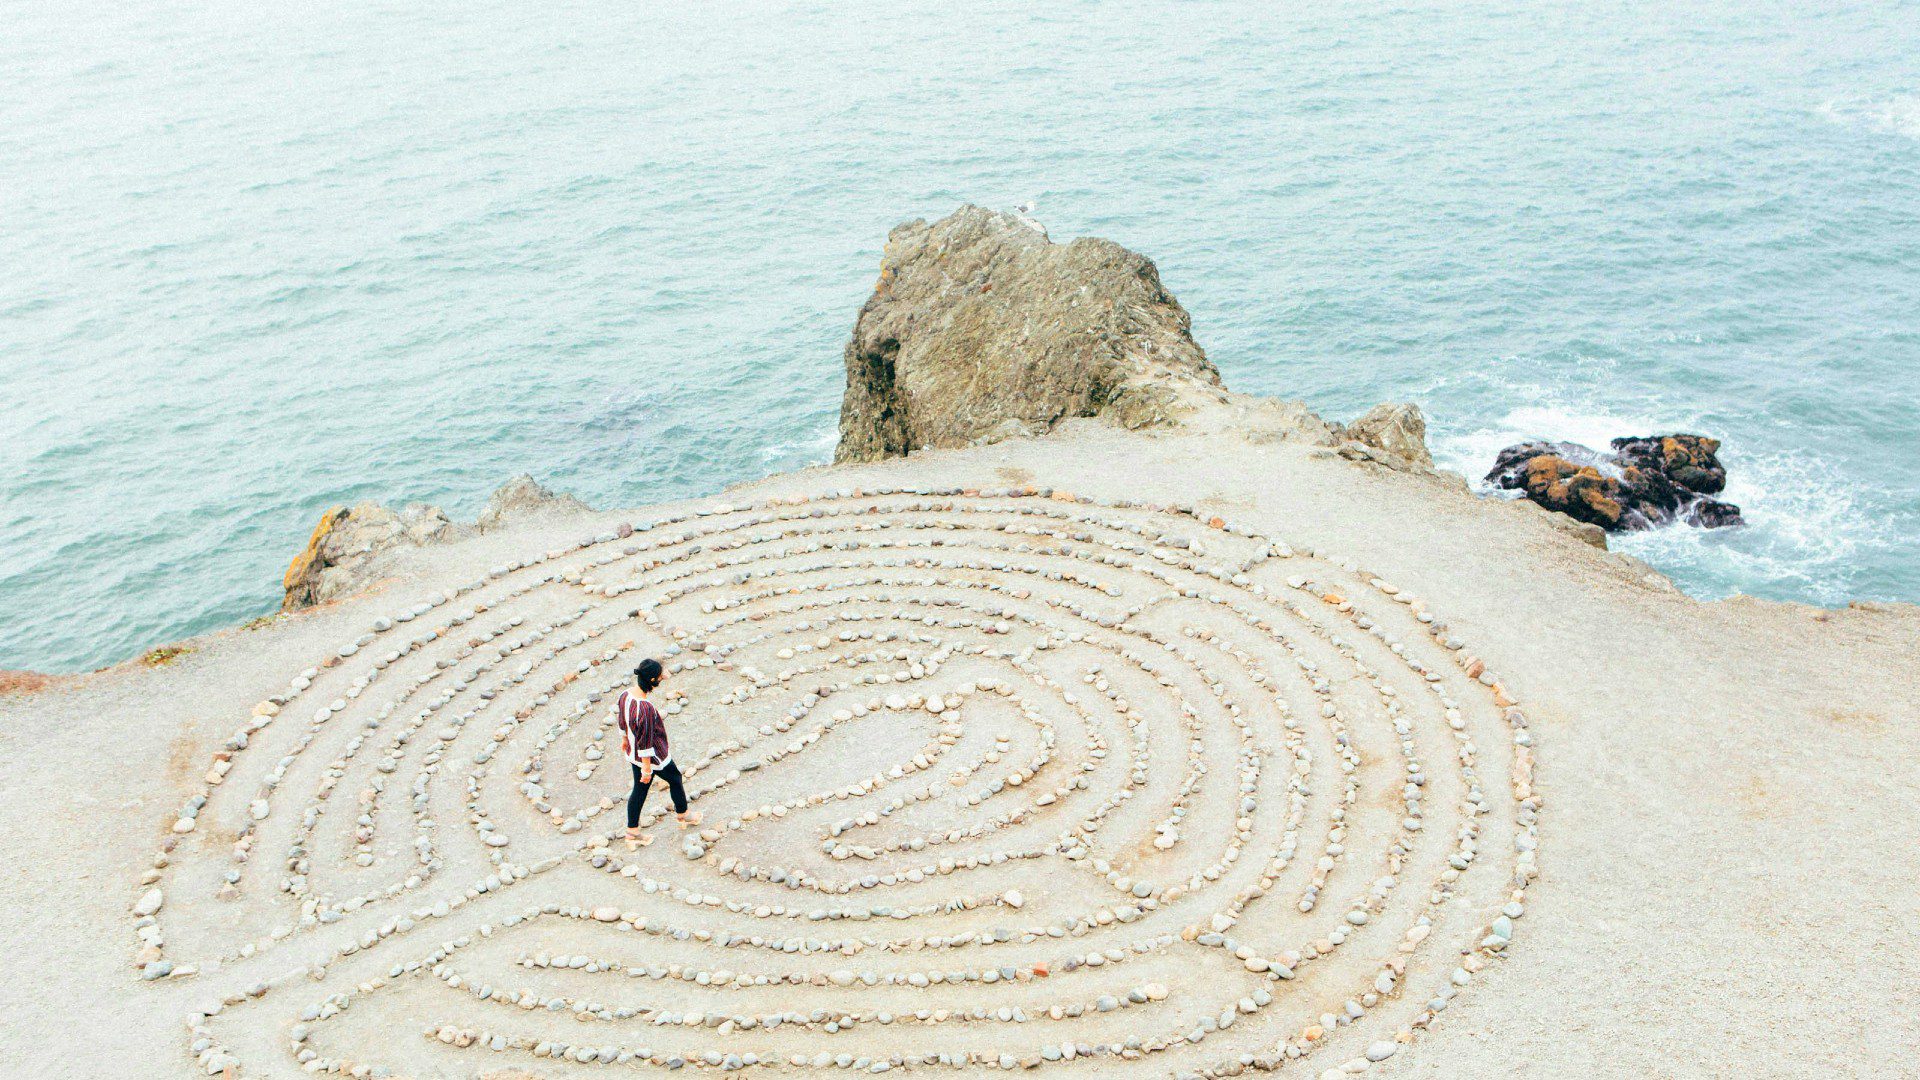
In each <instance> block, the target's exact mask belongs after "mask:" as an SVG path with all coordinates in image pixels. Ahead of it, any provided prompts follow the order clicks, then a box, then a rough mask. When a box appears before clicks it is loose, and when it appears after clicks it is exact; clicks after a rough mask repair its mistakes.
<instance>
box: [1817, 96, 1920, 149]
mask: <svg viewBox="0 0 1920 1080" xmlns="http://www.w3.org/2000/svg"><path fill="white" fill-rule="evenodd" d="M1820 112H1821V114H1822V115H1824V116H1826V117H1827V119H1829V120H1832V121H1834V122H1835V123H1839V124H1846V125H1849V126H1853V127H1864V128H1868V129H1870V130H1873V131H1883V132H1888V133H1890V134H1894V135H1904V136H1906V137H1907V138H1910V139H1920V94H1900V95H1894V96H1892V97H1884V98H1837V99H1835V100H1833V101H1829V102H1827V103H1826V104H1825V105H1823V106H1821V108H1820Z"/></svg>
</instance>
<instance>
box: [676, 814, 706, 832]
mask: <svg viewBox="0 0 1920 1080" xmlns="http://www.w3.org/2000/svg"><path fill="white" fill-rule="evenodd" d="M674 820H675V821H678V822H679V823H680V827H681V828H683V829H691V828H693V827H694V826H695V825H698V824H700V811H698V810H689V811H687V812H686V813H684V814H675V815H674Z"/></svg>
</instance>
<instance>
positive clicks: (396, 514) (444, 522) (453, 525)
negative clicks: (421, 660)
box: [280, 473, 590, 611]
mask: <svg viewBox="0 0 1920 1080" xmlns="http://www.w3.org/2000/svg"><path fill="white" fill-rule="evenodd" d="M588 509H590V508H589V507H588V506H587V504H586V503H583V502H581V501H580V500H579V499H577V498H575V497H574V496H572V495H568V494H564V493H560V494H556V493H555V492H553V491H550V490H548V489H547V488H545V487H543V486H541V484H540V483H539V482H537V481H536V480H534V478H533V477H532V476H530V475H527V474H525V473H522V474H521V475H519V476H516V477H514V478H513V479H511V480H509V481H507V482H506V483H505V484H502V485H501V486H500V487H499V488H498V489H496V490H495V491H494V493H493V495H492V496H491V497H490V498H488V500H487V505H486V507H485V508H484V509H483V510H481V511H480V516H479V518H478V520H476V521H475V522H474V524H472V525H462V524H460V523H458V522H456V521H454V520H453V519H452V518H449V517H448V516H447V514H446V511H444V510H442V509H440V508H439V507H437V506H429V505H427V504H425V503H413V504H410V505H408V506H405V507H403V508H401V509H400V510H397V511H396V510H393V509H391V508H390V507H386V506H383V505H381V504H379V503H375V502H363V503H360V504H358V505H356V506H352V507H345V506H334V507H329V508H328V509H327V510H326V511H325V512H324V513H322V514H321V515H320V521H319V523H318V524H317V525H315V526H314V528H313V535H311V536H310V537H308V538H307V544H306V547H304V548H303V549H301V551H300V553H299V554H297V555H295V556H294V557H293V561H292V562H291V563H289V564H288V566H287V572H286V573H285V574H284V575H283V576H282V577H281V580H280V585H281V588H282V589H283V590H284V592H285V596H284V597H283V598H282V600H281V602H280V610H281V611H299V610H300V609H302V608H309V607H313V606H314V605H316V604H324V603H326V602H328V601H330V600H335V599H338V598H340V597H342V596H348V595H351V594H353V593H356V592H359V591H360V590H361V589H364V588H366V587H367V586H368V585H370V584H372V583H373V582H374V581H375V580H376V579H378V578H379V576H380V571H381V569H382V567H383V566H384V565H385V563H386V561H387V557H388V556H390V555H392V554H393V553H395V552H398V551H402V550H406V549H411V548H421V547H426V546H429V545H432V544H444V543H448V542H451V541H454V540H462V539H465V538H467V537H469V536H473V535H475V534H477V533H483V532H488V531H491V530H493V529H497V528H499V527H500V526H501V525H502V524H504V523H506V522H507V521H508V520H510V519H512V518H517V517H519V516H521V515H524V514H530V513H544V512H553V511H561V512H577V511H584V510H588Z"/></svg>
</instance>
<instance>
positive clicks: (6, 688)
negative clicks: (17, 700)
mask: <svg viewBox="0 0 1920 1080" xmlns="http://www.w3.org/2000/svg"><path fill="white" fill-rule="evenodd" d="M52 682H53V676H51V675H44V674H42V673H40V672H38V671H0V694H31V693H33V692H34V691H36V690H44V689H46V687H47V686H48V684H50V683H52Z"/></svg>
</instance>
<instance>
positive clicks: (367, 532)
mask: <svg viewBox="0 0 1920 1080" xmlns="http://www.w3.org/2000/svg"><path fill="white" fill-rule="evenodd" d="M449 534H452V535H453V536H459V535H463V530H462V529H461V527H460V526H458V525H456V524H454V523H453V521H452V520H451V519H449V518H448V517H447V515H446V514H445V513H444V512H442V511H441V509H440V508H439V507H437V506H426V505H424V504H420V503H415V504H413V505H410V506H407V507H405V508H403V509H400V510H397V511H396V510H393V509H391V508H389V507H385V506H381V505H380V504H379V503H373V502H364V503H361V504H359V505H358V506H352V507H347V506H335V507H329V508H328V509H327V510H326V512H325V513H322V514H321V515H320V522H319V524H317V525H315V526H314V527H313V535H312V536H310V537H308V538H307V546H306V547H305V548H304V549H302V550H301V552H300V554H298V555H295V556H294V557H293V562H292V563H290V564H289V565H288V566H287V572H286V574H285V575H283V576H282V578H281V580H280V584H281V587H282V588H283V589H285V590H286V596H285V598H283V599H282V600H281V602H280V610H282V611H297V610H299V609H300V608H304V607H312V606H313V605H315V604H324V603H326V602H327V601H329V600H332V599H334V598H336V597H340V596H345V595H347V594H349V593H353V592H358V591H359V590H360V589H361V588H363V587H365V585H366V584H367V582H368V581H369V580H371V578H370V576H369V574H368V572H367V571H368V569H369V567H370V566H371V565H372V564H373V563H374V562H375V561H376V560H377V559H378V558H379V557H380V556H381V555H382V554H384V553H386V552H389V551H392V550H394V549H396V548H402V547H419V546H421V545H422V544H431V543H435V542H437V541H439V540H442V539H448V538H449Z"/></svg>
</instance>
